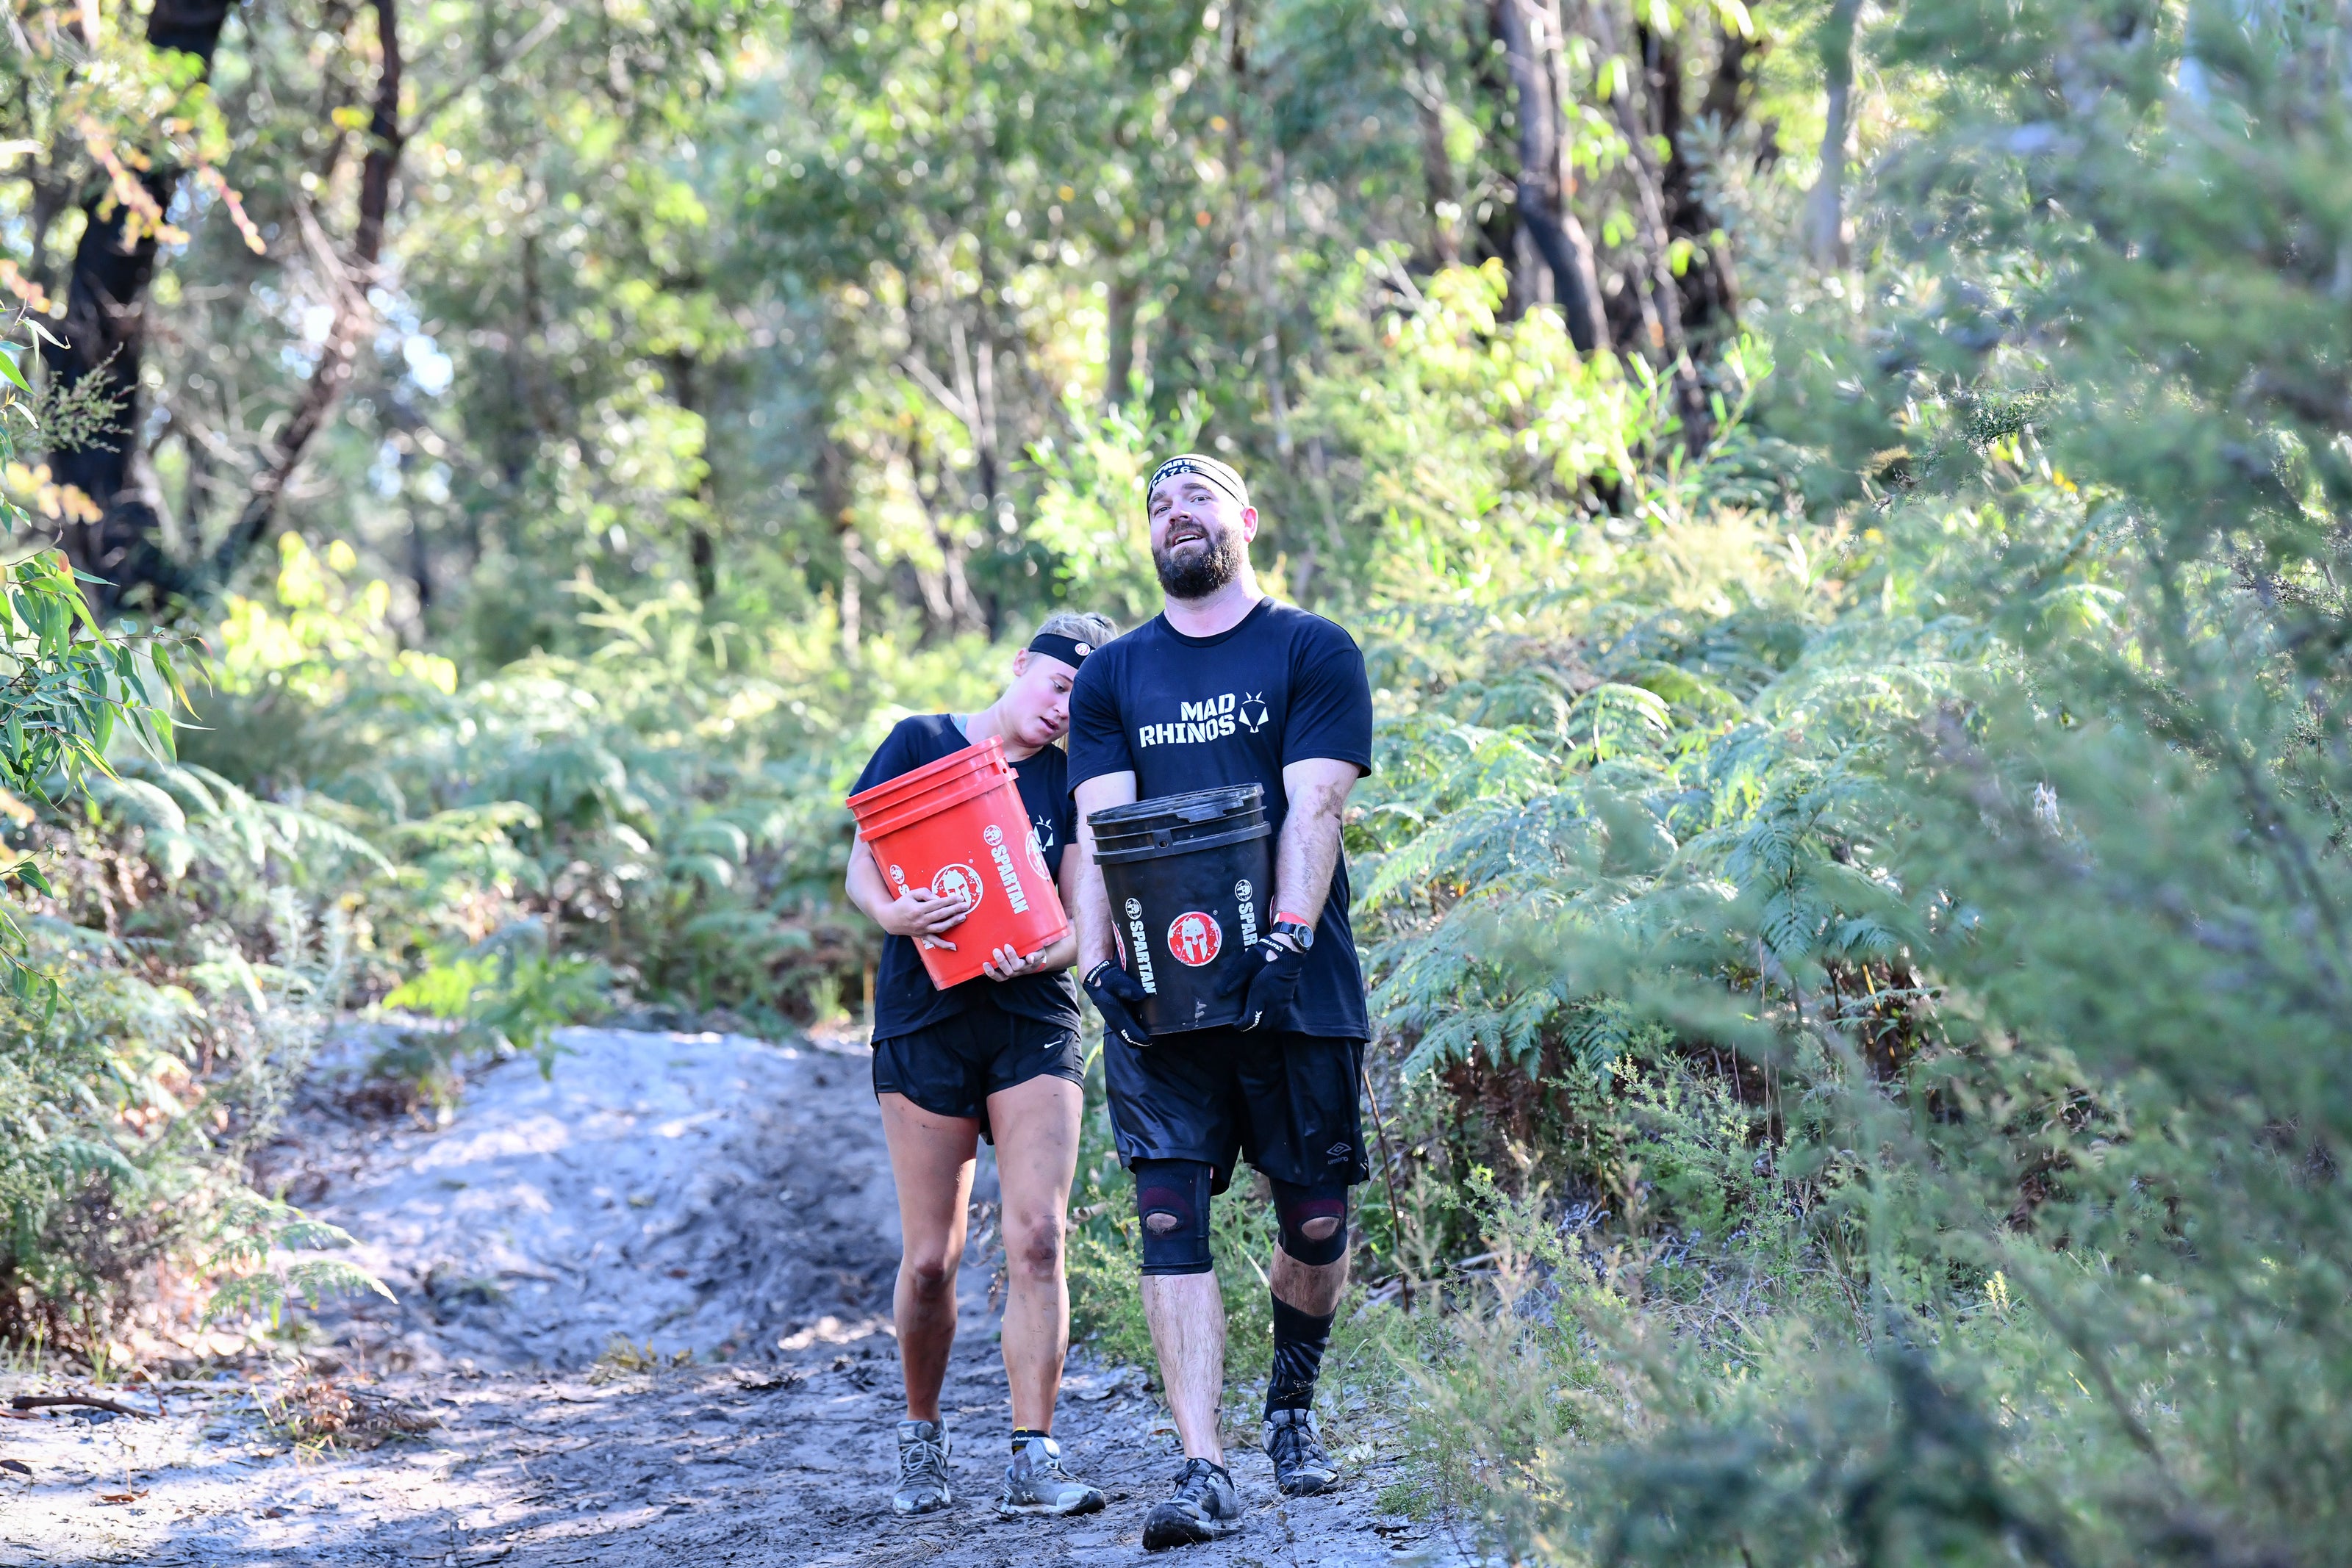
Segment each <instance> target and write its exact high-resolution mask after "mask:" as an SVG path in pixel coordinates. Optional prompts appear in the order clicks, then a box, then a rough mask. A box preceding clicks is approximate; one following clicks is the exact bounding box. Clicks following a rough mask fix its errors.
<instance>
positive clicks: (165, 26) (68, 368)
mask: <svg viewBox="0 0 2352 1568" xmlns="http://www.w3.org/2000/svg"><path fill="white" fill-rule="evenodd" d="M229 5H230V0H156V3H155V6H154V9H153V10H152V11H150V12H149V13H148V15H147V43H148V46H149V47H152V48H156V49H173V50H177V51H179V52H180V53H182V54H186V55H194V57H196V58H197V59H198V60H200V61H202V62H203V66H204V70H205V74H206V75H210V74H211V70H212V60H213V51H214V50H215V48H217V47H219V45H220V35H221V28H222V26H224V25H225V24H226V22H227V20H228V13H229ZM139 183H140V184H141V186H142V188H144V189H145V191H146V193H147V194H148V196H149V198H150V199H152V201H153V202H154V204H155V206H156V209H157V210H158V211H165V210H168V209H169V208H170V206H171V204H172V199H173V196H174V195H175V194H176V193H177V192H178V190H179V184H180V171H179V170H178V169H176V168H173V167H172V166H170V165H168V164H166V163H163V162H161V161H160V160H159V161H157V162H155V163H154V164H152V166H151V167H149V168H148V169H147V170H146V171H145V172H142V174H141V175H140V176H139ZM83 211H84V213H85V214H86V215H87V222H86V224H85V226H84V227H83V229H82V235H81V243H80V246H79V248H78V249H77V250H76V252H75V253H74V262H73V277H72V279H71V281H70V282H69V283H68V286H67V289H66V319H65V331H64V333H63V336H64V338H65V346H64V347H62V348H60V347H58V346H57V345H55V344H47V343H45V344H44V345H43V346H42V352H43V356H44V358H45V360H46V361H47V365H48V371H49V376H50V379H51V381H52V382H54V383H55V384H56V385H57V386H58V389H59V390H60V391H68V390H70V389H74V388H78V387H80V386H81V385H83V383H85V382H88V381H89V379H90V378H91V377H93V376H95V377H97V378H98V384H99V387H100V390H101V391H102V392H104V394H105V395H106V397H107V399H108V400H109V401H110V402H112V403H114V404H115V406H116V408H117V410H118V413H117V414H116V420H115V424H114V426H113V428H112V429H110V430H109V431H108V432H106V433H105V434H101V435H99V436H96V437H93V438H92V439H91V441H90V442H89V444H87V445H83V446H78V447H74V448H71V449H69V450H65V451H56V452H51V453H50V454H49V455H48V462H49V472H50V473H51V475H52V476H54V477H55V478H56V479H57V481H58V483H59V484H63V485H71V486H74V487H75V488H76V489H79V490H80V491H81V492H82V493H83V494H84V495H86V496H88V497H89V498H90V500H91V501H92V502H94V503H96V505H97V506H98V507H99V510H100V517H99V519H98V521H96V522H94V523H90V524H87V525H83V526H81V527H78V528H68V530H67V533H66V538H65V544H66V552H67V554H68V556H69V557H70V558H71V559H72V560H73V563H74V565H75V566H76V567H78V568H79V569H80V570H83V571H86V572H88V573H89V574H90V575H91V576H93V577H99V578H103V579H105V580H106V582H105V586H103V587H101V588H99V589H97V590H96V591H95V592H94V593H93V595H92V597H93V598H94V599H95V600H96V601H97V602H98V608H99V610H100V612H101V613H103V614H107V615H112V614H114V613H115V612H118V611H119V610H120V609H121V605H122V602H123V599H124V596H125V594H126V593H128V592H129V591H131V590H132V589H133V588H136V587H139V586H141V585H142V584H143V585H147V586H148V587H150V588H151V590H153V591H163V592H168V591H171V590H172V589H173V588H176V587H177V586H178V585H179V579H180V574H179V572H178V571H177V570H176V569H175V568H174V567H173V564H172V562H171V561H169V560H168V559H166V558H165V557H164V555H163V550H162V549H160V548H159V546H158V544H157V540H156V535H157V533H158V531H159V528H160V522H159V519H158V518H157V517H156V515H155V509H154V507H153V505H152V503H151V502H150V501H149V500H148V499H147V498H146V497H144V496H143V495H142V493H141V490H140V487H139V486H135V485H133V484H132V483H131V454H132V452H133V451H134V450H135V449H136V447H137V445H138V441H139V423H140V419H139V413H140V410H139V402H140V400H139V375H140V370H141V368H142V358H143V356H144V352H145V350H146V346H147V287H148V285H149V284H150V283H151V282H152V281H153V280H154V277H155V235H153V234H152V233H147V234H141V235H137V236H136V237H134V238H132V239H131V242H130V243H129V244H127V245H126V244H125V243H124V241H123V235H124V230H125V227H126V225H125V224H124V222H123V219H124V217H125V215H126V214H123V213H122V212H121V211H120V210H119V209H118V208H117V207H116V205H115V203H114V200H113V198H112V196H111V195H110V193H109V192H108V190H107V188H106V186H105V185H104V184H103V183H100V185H99V187H98V190H97V192H96V193H94V194H92V195H91V196H90V197H89V199H88V201H87V202H85V203H84V205H83Z"/></svg>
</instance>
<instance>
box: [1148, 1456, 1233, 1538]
mask: <svg viewBox="0 0 2352 1568" xmlns="http://www.w3.org/2000/svg"><path fill="white" fill-rule="evenodd" d="M1241 1522H1242V1500H1241V1499H1240V1498H1239V1497H1237V1496H1236V1495H1234V1478H1233V1477H1231V1476H1229V1475H1227V1474H1226V1473H1225V1467H1224V1466H1223V1465H1213V1464H1211V1463H1209V1461H1208V1460H1206V1459H1187V1460H1185V1461H1184V1469H1183V1471H1182V1472H1181V1474H1179V1475H1178V1476H1177V1478H1176V1492H1175V1495H1174V1496H1172V1497H1171V1498H1169V1499H1168V1500H1166V1501H1164V1502H1155V1503H1153V1504H1152V1505H1151V1511H1150V1513H1147V1514H1145V1515H1144V1516H1143V1549H1144V1550H1145V1551H1146V1552H1157V1551H1159V1550H1160V1549H1161V1548H1162V1547H1167V1546H1196V1545H1198V1544H1200V1543H1201V1542H1204V1541H1214V1540H1215V1539H1216V1538H1217V1537H1219V1536H1220V1535H1230V1534H1232V1533H1233V1532H1234V1531H1235V1530H1238V1529H1240V1528H1241Z"/></svg>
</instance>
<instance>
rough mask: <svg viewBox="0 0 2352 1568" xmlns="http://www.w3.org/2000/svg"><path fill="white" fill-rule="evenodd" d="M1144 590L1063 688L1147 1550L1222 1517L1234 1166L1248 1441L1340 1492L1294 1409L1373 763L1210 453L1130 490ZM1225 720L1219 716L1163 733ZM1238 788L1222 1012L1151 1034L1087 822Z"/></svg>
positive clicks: (1338, 1091)
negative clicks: (1255, 1355) (1234, 914)
mask: <svg viewBox="0 0 2352 1568" xmlns="http://www.w3.org/2000/svg"><path fill="white" fill-rule="evenodd" d="M1145 509H1146V513H1147V517H1148V522H1149V526H1150V534H1151V559H1152V561H1153V563H1154V565H1155V566H1157V568H1158V569H1159V574H1160V587H1161V589H1162V590H1163V593H1164V598H1163V601H1162V609H1161V611H1160V614H1159V615H1158V616H1157V617H1155V618H1154V619H1153V620H1152V621H1150V622H1148V623H1147V624H1145V625H1143V626H1140V627H1138V628H1137V629H1136V630H1135V631H1133V632H1129V634H1128V635H1126V636H1124V637H1121V638H1119V639H1118V641H1116V642H1114V643H1109V644H1108V645H1107V646H1105V647H1103V648H1101V649H1099V650H1097V652H1096V653H1095V654H1094V656H1093V657H1092V658H1090V659H1088V660H1087V663H1086V665H1085V667H1084V668H1083V669H1081V670H1080V671H1079V672H1078V680H1077V685H1076V689H1075V690H1074V691H1073V692H1072V693H1071V696H1070V738H1069V756H1070V769H1069V778H1070V783H1071V785H1072V788H1073V789H1074V790H1075V792H1076V797H1077V816H1078V822H1079V844H1080V847H1081V849H1082V852H1083V853H1084V856H1085V862H1084V865H1083V867H1082V869H1081V870H1080V872H1079V874H1078V881H1077V888H1076V910H1075V911H1074V912H1073V913H1074V916H1075V919H1076V925H1077V931H1078V956H1077V968H1078V971H1079V973H1080V974H1082V975H1084V976H1085V977H1086V988H1087V994H1088V995H1089V996H1090V997H1091V998H1093V1000H1094V1004H1095V1006H1096V1008H1097V1009H1099V1010H1100V1011H1101V1013H1102V1016H1103V1023H1104V1072H1105V1078H1106V1081H1107V1082H1108V1089H1109V1098H1110V1113H1111V1121H1112V1124H1113V1126H1114V1128H1115V1129H1116V1131H1117V1134H1118V1155H1119V1159H1120V1161H1121V1163H1122V1164H1124V1165H1125V1166H1127V1168H1128V1169H1129V1171H1130V1172H1131V1173H1132V1174H1133V1175H1134V1177H1135V1184H1136V1203H1137V1211H1138V1213H1139V1217H1140V1218H1141V1220H1142V1251H1143V1308H1144V1315H1145V1317H1146V1319H1147V1320H1148V1321H1149V1322H1150V1326H1151V1343H1152V1348H1153V1349H1154V1350H1155V1351H1156V1352H1157V1353H1158V1355H1159V1359H1160V1382H1161V1386H1162V1387H1164V1388H1165V1389H1166V1390H1167V1394H1168V1406H1169V1409H1170V1411H1171V1413H1172V1414H1173V1415H1174V1416H1175V1420H1176V1432H1177V1436H1178V1437H1179V1438H1180V1439H1181V1441H1182V1443H1183V1446H1184V1467H1183V1469H1182V1471H1181V1473H1180V1475H1179V1476H1178V1478H1177V1482H1176V1488H1175V1490H1174V1492H1173V1494H1172V1495H1171V1496H1170V1497H1168V1498H1167V1499H1165V1500H1161V1501H1160V1502H1159V1503H1157V1504H1155V1505H1153V1507H1152V1508H1151V1510H1150V1512H1149V1514H1148V1515H1147V1516H1146V1518H1145V1521H1144V1531H1143V1544H1144V1545H1145V1546H1146V1547H1148V1548H1153V1549H1158V1548H1160V1547H1166V1546H1177V1545H1183V1544H1187V1543H1191V1542H1204V1541H1208V1540H1212V1539H1213V1538H1215V1537H1217V1536H1219V1535H1223V1534H1225V1533H1226V1532H1228V1531H1231V1530H1233V1529H1234V1528H1235V1527H1236V1526H1237V1524H1238V1523H1239V1521H1240V1518H1241V1503H1240V1500H1239V1499H1238V1497H1237V1496H1236V1495H1235V1493H1234V1482H1233V1477H1232V1475H1231V1474H1230V1473H1229V1472H1228V1471H1227V1470H1226V1469H1225V1465H1224V1450H1223V1444H1222V1442H1221V1440H1220V1437H1219V1433H1218V1429H1217V1412H1218V1409H1219V1407H1220V1406H1221V1404H1222V1402H1223V1392H1224V1376H1225V1367H1224V1359H1225V1309H1224V1299H1223V1295H1222V1294H1221V1293H1220V1292H1219V1290H1218V1285H1217V1277H1216V1273H1215V1269H1214V1264H1213V1261H1212V1260H1211V1258H1210V1253H1209V1200H1210V1198H1211V1197H1212V1195H1213V1194H1215V1193H1218V1192H1222V1191H1223V1190H1224V1189H1225V1187H1226V1186H1227V1185H1228V1184H1230V1183H1231V1181H1232V1179H1233V1175H1234V1164H1235V1160H1236V1158H1237V1156H1245V1157H1246V1158H1247V1159H1248V1160H1249V1162H1250V1163H1251V1164H1252V1165H1253V1166H1256V1167H1257V1168H1258V1169H1259V1170H1260V1171H1262V1172H1263V1173H1265V1176H1266V1177H1267V1179H1268V1181H1269V1182H1270V1184H1271V1185H1272V1187H1273V1193H1274V1204H1275V1211H1276V1216H1277V1218H1278V1219H1279V1221H1280V1226H1281V1240H1280V1242H1279V1244H1278V1245H1277V1246H1276V1249H1275V1253H1274V1258H1273V1260H1272V1267H1271V1269H1270V1270H1269V1271H1268V1278H1269V1280H1270V1281H1271V1282H1272V1285H1273V1290H1272V1297H1273V1300H1272V1301H1271V1303H1270V1306H1271V1311H1272V1312H1273V1317H1274V1364H1273V1367H1272V1370H1271V1374H1270V1375H1269V1377H1268V1380H1267V1384H1266V1396H1265V1427H1264V1429H1263V1438H1264V1442H1265V1451H1266V1454H1267V1456H1268V1457H1269V1458H1271V1459H1272V1460H1273V1464H1274V1473H1275V1479H1276V1484H1277V1485H1279V1487H1280V1488H1281V1490H1283V1491H1284V1492H1285V1493H1286V1494H1288V1495H1291V1496H1294V1497H1297V1496H1305V1495H1307V1494H1308V1493H1311V1492H1318V1491H1321V1490H1325V1489H1326V1488H1328V1487H1329V1486H1331V1485H1333V1484H1334V1483H1335V1482H1336V1481H1337V1480H1338V1479H1339V1470H1338V1468H1337V1467H1336V1466H1334V1465H1333V1464H1332V1462H1331V1458H1330V1456H1329V1455H1328V1454H1327V1453H1326V1452H1325V1451H1324V1448H1323V1444H1322V1439H1321V1437H1320V1436H1319V1434H1318V1431H1317V1428H1316V1424H1315V1415H1314V1404H1315V1380H1316V1375H1317V1373H1318V1370H1319V1369H1320V1367H1321V1364H1322V1360H1323V1353H1324V1349H1325V1347H1326V1346H1327V1345H1328V1343H1329V1342H1330V1335H1331V1319H1332V1314H1333V1312H1335V1311H1336V1310H1337V1309H1338V1307H1339V1297H1340V1294H1341V1292H1342V1291H1345V1290H1346V1288H1347V1283H1348V1192H1349V1188H1350V1187H1351V1186H1355V1185H1356V1184H1357V1183H1359V1182H1361V1181H1363V1180H1364V1179H1365V1177H1366V1176H1369V1175H1370V1168H1369V1166H1367V1164H1366V1162H1365V1158H1364V1148H1363V1143H1364V1139H1363V1131H1362V1124H1361V1121H1360V1112H1359V1110H1358V1101H1357V1084H1358V1082H1359V1081H1360V1076H1361V1073H1362V1068H1363V1050H1364V1040H1365V1039H1366V1038H1367V1036H1368V1035H1369V1034H1370V1030H1369V1028H1368V1027H1367V1024H1366V1021H1365V1015H1364V982H1363V973H1362V970H1361V969H1360V967H1358V965H1357V962H1356V947H1355V939H1354V936H1353V935H1352V933H1351V932H1350V931H1349V925H1348V869H1347V865H1346V862H1345V861H1344V860H1343V859H1342V857H1341V855H1340V852H1339V821H1340V814H1341V812H1342V810H1344V809H1345V807H1346V804H1347V800H1348V792H1349V789H1353V788H1354V786H1355V782H1356V780H1357V779H1360V778H1361V777H1363V776H1364V775H1365V774H1366V773H1368V772H1370V770H1371V763H1372V696H1371V688H1370V683H1369V682H1368V681H1367V680H1366V678H1365V674H1364V659H1363V654H1362V653H1360V651H1359V650H1358V649H1357V647H1356V643H1355V641H1354V639H1352V638H1350V637H1349V635H1348V633H1347V632H1344V631H1342V630H1341V629H1340V628H1339V627H1338V626H1336V625H1334V624H1333V623H1332V622H1328V621H1326V620H1324V619H1323V618H1322V617H1321V616H1318V615H1310V614H1308V613H1307V612H1305V611H1302V610H1296V609H1293V608H1291V607H1289V606H1287V605H1281V604H1276V602H1275V601H1273V600H1271V599H1268V598H1266V597H1265V594H1264V593H1262V592H1261V591H1259V589H1258V582H1257V577H1256V574H1255V572H1254V571H1253V570H1251V568H1250V560H1249V545H1250V542H1251V540H1253V539H1254V538H1256V536H1257V529H1258V514H1257V509H1256V508H1255V507H1253V506H1251V505H1250V500H1249V491H1248V488H1247V487H1246V486H1244V484H1243V482H1242V477H1241V476H1240V475H1239V474H1236V473H1235V472H1234V470H1233V469H1232V468H1230V467H1228V466H1227V465H1224V464H1223V463H1221V462H1219V461H1218V460H1217V459H1215V458H1213V457H1206V456H1202V455H1198V454H1188V455H1184V456H1181V457H1171V458H1170V459H1169V460H1168V461H1167V462H1165V463H1163V464H1161V465H1160V467H1159V469H1158V470H1157V471H1156V472H1155V473H1154V474H1153V475H1152V476H1151V483H1150V486H1148V488H1147V489H1146V492H1145ZM1188 709H1189V710H1190V711H1192V712H1193V713H1201V712H1211V713H1232V714H1234V716H1235V718H1236V722H1234V724H1231V725H1223V724H1220V725H1207V726H1203V725H1184V724H1179V723H1171V721H1173V720H1176V719H1178V718H1179V717H1180V716H1181V714H1182V713H1183V712H1185V711H1187V710H1188ZM1243 784H1256V785H1258V786H1260V787H1261V788H1262V789H1264V790H1265V806H1266V815H1267V819H1268V821H1270V822H1271V823H1272V824H1273V826H1274V830H1275V835H1276V836H1275V852H1274V901H1273V904H1272V909H1273V912H1274V919H1273V921H1272V922H1271V928H1270V929H1269V930H1268V932H1267V934H1266V936H1265V938H1264V940H1262V941H1260V942H1259V943H1258V944H1257V945H1256V946H1255V947H1253V948H1251V949H1250V950H1249V951H1248V952H1247V953H1246V954H1245V955H1244V956H1243V964H1244V967H1243V968H1242V969H1241V970H1240V971H1239V973H1240V975H1241V976H1242V977H1243V980H1242V984H1243V985H1244V986H1245V990H1244V1002H1243V1009H1242V1014H1243V1016H1242V1021H1241V1023H1240V1024H1239V1025H1238V1026H1237V1027H1234V1028H1230V1029H1213V1030H1189V1031H1186V1032H1184V1033H1182V1034H1178V1035H1168V1036H1164V1037H1162V1038H1161V1039H1160V1040H1158V1041H1156V1042H1155V1041H1154V1040H1152V1038H1151V1037H1150V1034H1148V1033H1147V1032H1146V1031H1145V1030H1144V1028H1143V1026H1142V1025H1141V1024H1140V1023H1139V1021H1138V1020H1137V1017H1136V1011H1135V1009H1136V1008H1137V1006H1138V1005H1139V1004H1140V1003H1141V1002H1142V1000H1143V998H1144V994H1145V993H1144V991H1143V988H1142V987H1141V986H1140V985H1139V983H1138V982H1137V981H1136V979H1135V978H1134V977H1132V976H1130V975H1129V974H1128V973H1127V971H1126V970H1125V969H1124V968H1123V967H1121V966H1120V963H1119V959H1118V953H1117V949H1116V946H1115V945H1114V941H1113V936H1112V923H1111V909H1110V899H1109V895H1108V892H1107V891H1106V889H1105V887H1104V884H1103V878H1102V871H1101V868H1100V866H1099V865H1098V864H1097V862H1096V861H1095V859H1094V834H1093V830H1092V829H1091V827H1089V826H1088V825H1087V817H1088V816H1089V815H1090V814H1091V813H1093V812H1096V811H1099V810H1103V809H1104V808H1105V807H1107V806H1116V805H1123V804H1125V803H1127V802H1129V801H1132V800H1138V799H1144V800H1150V799H1154V798H1157V797H1159V796H1162V795H1173V794H1179V793H1182V792H1184V791H1188V790H1193V789H1216V788H1220V787H1226V786H1233V785H1243Z"/></svg>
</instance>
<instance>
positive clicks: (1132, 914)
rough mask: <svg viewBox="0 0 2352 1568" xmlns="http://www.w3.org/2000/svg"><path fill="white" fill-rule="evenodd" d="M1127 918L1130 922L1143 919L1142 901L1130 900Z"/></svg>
mask: <svg viewBox="0 0 2352 1568" xmlns="http://www.w3.org/2000/svg"><path fill="white" fill-rule="evenodd" d="M1127 917H1128V918H1129V920H1140V919H1142V918H1143V904H1142V903H1141V901H1140V900H1138V899H1133V898H1130V899H1129V900H1128V901H1127Z"/></svg>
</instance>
